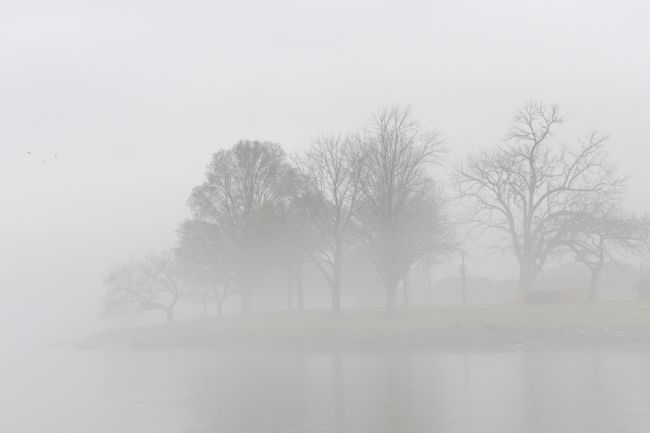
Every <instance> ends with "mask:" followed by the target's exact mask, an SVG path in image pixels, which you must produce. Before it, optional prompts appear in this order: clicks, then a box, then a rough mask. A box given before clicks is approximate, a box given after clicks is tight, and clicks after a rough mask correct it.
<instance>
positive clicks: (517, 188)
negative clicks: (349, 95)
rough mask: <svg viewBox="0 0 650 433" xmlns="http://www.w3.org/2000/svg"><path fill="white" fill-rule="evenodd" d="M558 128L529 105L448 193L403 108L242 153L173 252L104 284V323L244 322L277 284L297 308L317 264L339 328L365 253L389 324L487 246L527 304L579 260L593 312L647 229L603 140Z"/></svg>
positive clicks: (253, 144) (183, 226)
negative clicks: (429, 274) (146, 317)
mask: <svg viewBox="0 0 650 433" xmlns="http://www.w3.org/2000/svg"><path fill="white" fill-rule="evenodd" d="M564 121H565V117H564V115H563V114H562V113H561V112H560V109H559V108H558V107H557V106H556V105H546V104H543V103H529V104H526V105H525V106H524V107H522V108H521V109H519V110H518V111H517V113H516V115H515V116H514V118H513V120H512V125H511V128H510V131H509V133H508V135H507V138H506V140H505V141H504V143H502V144H501V145H499V146H495V147H488V148H484V149H481V150H479V151H478V152H476V153H474V154H472V155H469V156H468V157H467V158H465V160H464V161H462V162H461V163H460V164H457V165H456V166H455V167H454V170H453V176H452V181H451V182H443V181H442V180H441V179H443V176H442V174H443V171H444V169H443V165H442V162H443V157H444V151H443V147H442V141H441V138H440V134H439V133H438V132H437V131H435V130H431V129H427V128H426V127H424V126H423V125H422V124H421V123H419V122H418V121H417V120H415V119H414V118H413V116H412V115H411V113H410V111H409V110H408V109H404V108H400V107H390V108H385V109H382V110H380V111H379V112H377V113H376V114H375V115H374V116H372V117H371V119H370V120H369V121H368V122H367V124H366V125H365V126H364V127H363V128H361V129H360V130H359V131H357V132H355V133H352V134H348V135H342V134H341V135H339V134H336V135H329V136H322V137H319V138H317V139H315V140H314V141H313V143H311V145H310V147H309V148H308V149H307V150H306V151H305V152H303V153H301V154H299V155H295V156H292V157H290V156H288V155H287V154H286V153H285V151H284V150H283V149H282V147H281V146H280V145H279V144H276V143H271V142H259V141H240V142H238V143H237V144H235V145H234V146H233V147H232V148H230V149H223V150H219V151H218V152H216V153H215V154H214V155H213V157H212V160H211V161H210V163H209V165H208V167H207V170H206V174H205V180H204V182H203V183H202V184H201V185H198V186H196V187H195V188H194V189H193V191H192V193H191V195H190V198H189V200H188V205H189V208H190V211H191V218H189V219H187V220H186V221H183V222H182V223H180V225H179V228H178V242H177V245H175V246H174V247H173V248H170V249H168V250H165V251H162V252H158V253H155V254H152V255H150V256H148V257H145V258H142V259H136V260H133V261H130V262H127V263H122V264H119V265H116V266H114V267H113V269H112V270H111V271H110V272H109V275H108V277H107V279H106V283H107V289H108V290H107V298H106V301H107V302H106V308H107V311H108V312H109V313H112V314H120V313H137V312H140V311H145V310H153V309H159V310H163V311H165V313H166V316H167V320H168V321H170V322H171V321H173V319H174V314H173V312H174V307H175V305H176V304H177V302H178V301H179V299H187V300H191V301H195V302H200V303H202V304H203V305H204V308H205V309H206V311H207V306H208V304H212V303H213V304H215V305H216V306H217V310H218V312H219V315H221V313H222V311H223V305H224V303H225V302H226V301H227V300H228V299H229V298H230V297H231V296H233V295H237V296H239V297H240V298H241V306H242V310H243V311H249V310H250V308H251V302H252V299H253V297H254V296H256V294H258V293H259V292H260V291H262V290H264V289H265V286H266V285H267V284H266V279H267V278H268V276H269V275H270V274H271V273H277V272H278V271H280V272H282V273H284V274H285V275H286V279H287V280H286V281H287V286H288V288H289V289H291V288H293V287H295V288H296V292H297V294H298V302H299V304H302V288H301V285H302V282H301V268H302V267H303V266H304V265H305V264H306V263H311V264H312V265H313V266H315V268H317V269H318V270H319V271H320V273H321V274H322V277H323V279H324V280H325V281H326V282H327V286H328V287H329V294H330V298H331V314H332V315H333V316H338V315H340V312H341V307H342V306H341V288H342V285H343V281H342V279H343V265H344V261H345V260H346V258H347V257H348V256H349V254H350V253H351V252H363V253H364V255H365V256H366V257H367V258H368V260H369V262H370V263H372V265H373V266H374V268H375V270H376V273H377V275H378V276H379V277H380V280H381V282H382V283H383V284H382V285H383V287H382V289H383V292H384V295H385V305H386V309H387V311H388V312H393V311H395V309H396V297H397V290H398V287H399V286H400V284H402V285H405V284H408V275H409V272H410V271H411V270H412V269H413V268H414V267H415V266H416V265H418V264H422V263H424V264H426V266H431V264H432V263H435V262H438V261H440V260H444V259H445V257H447V256H448V255H449V254H450V253H451V252H454V251H460V250H465V249H469V248H471V242H472V241H475V240H476V236H480V235H481V234H483V233H485V232H486V231H490V232H493V233H496V234H498V236H493V235H492V236H491V237H490V238H489V239H495V240H496V242H497V243H495V245H494V246H495V247H496V248H498V249H500V250H501V251H509V252H512V253H513V254H514V256H515V258H516V259H517V261H518V264H519V289H520V294H521V296H522V298H525V296H526V294H528V293H529V292H530V291H531V290H532V289H533V287H534V281H535V279H536V277H537V276H538V275H539V274H540V272H541V271H542V270H543V269H544V266H545V264H546V263H547V261H548V260H550V259H552V258H557V257H560V256H565V255H571V256H573V257H574V258H575V260H577V261H579V262H581V263H584V264H585V265H586V266H588V267H589V269H590V270H591V275H592V278H591V282H590V288H591V290H590V293H591V297H592V299H593V298H595V296H596V288H597V280H598V276H599V273H600V271H601V269H602V268H603V266H604V264H605V263H606V262H607V261H608V260H617V259H618V258H619V257H624V256H626V255H628V254H630V253H631V254H641V253H643V252H645V250H646V248H647V245H648V242H647V241H648V224H647V219H646V218H645V217H644V216H636V215H632V214H631V213H629V212H626V211H625V210H624V209H623V204H622V202H623V196H624V194H625V192H626V189H627V178H626V177H625V176H623V175H621V174H619V172H618V170H617V168H616V166H615V165H614V164H613V163H612V162H611V161H609V159H608V156H607V152H606V146H605V145H606V143H607V136H605V135H602V134H600V133H597V132H593V133H590V134H588V135H586V136H585V137H583V138H581V139H578V140H577V141H576V142H574V143H573V144H557V142H556V141H555V140H552V137H553V135H554V133H555V132H556V131H555V130H556V128H557V127H558V126H559V125H561V124H562V123H563V122H564ZM452 212H453V215H454V217H452V216H451V215H452ZM472 229H478V231H475V234H474V236H467V233H469V232H470V231H471V230H472Z"/></svg>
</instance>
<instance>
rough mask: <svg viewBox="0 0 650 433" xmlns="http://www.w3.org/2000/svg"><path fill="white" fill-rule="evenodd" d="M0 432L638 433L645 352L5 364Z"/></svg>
mask: <svg viewBox="0 0 650 433" xmlns="http://www.w3.org/2000/svg"><path fill="white" fill-rule="evenodd" d="M4 355H5V356H3V358H2V361H1V362H2V363H3V369H2V370H1V371H2V372H1V373H0V379H2V381H1V385H2V389H0V408H1V410H2V413H1V416H0V431H1V432H12V433H21V432H29V433H31V432H34V433H48V432H55V433H58V432H61V433H91V432H92V433H104V432H106V433H108V432H110V433H167V432H169V433H172V432H173V433H194V432H196V433H199V432H201V433H205V432H219V433H221V432H245V433H257V432H282V433H285V432H286V433H289V432H355V433H362V432H368V433H381V432H402V433H408V432H445V433H450V432H463V433H466V432H476V433H489V432H495V433H506V432H517V433H521V432H553V433H555V432H567V433H579V432H590V433H594V432H616V433H623V432H639V433H641V432H643V433H647V432H648V431H650V368H648V367H649V366H650V352H643V351H622V350H617V351H608V350H603V349H598V350H580V351H565V352H499V353H491V352H490V353H486V352H471V353H435V352H430V351H422V350H418V351H414V350H413V351H402V352H395V351H388V350H386V351H379V350H374V351H358V352H349V351H347V352H337V351H322V352H318V353H316V352H313V351H312V352H301V351H297V350H295V351H281V350H253V349H246V350H244V349H239V350H228V351H215V350H206V351H201V350H191V351H190V350H188V351H178V350H177V351H163V350H126V349H102V350H77V349H71V348H66V347H53V348H49V349H47V350H42V351H31V352H30V355H29V356H27V354H26V353H21V352H20V351H12V352H11V353H6V354H4Z"/></svg>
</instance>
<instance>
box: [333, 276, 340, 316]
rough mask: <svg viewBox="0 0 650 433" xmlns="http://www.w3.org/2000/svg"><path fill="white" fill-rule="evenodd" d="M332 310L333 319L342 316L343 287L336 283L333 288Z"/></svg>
mask: <svg viewBox="0 0 650 433" xmlns="http://www.w3.org/2000/svg"><path fill="white" fill-rule="evenodd" d="M331 289H332V308H331V311H330V314H331V316H332V317H340V316H341V286H340V284H339V283H338V282H335V283H334V284H333V285H332V287H331Z"/></svg>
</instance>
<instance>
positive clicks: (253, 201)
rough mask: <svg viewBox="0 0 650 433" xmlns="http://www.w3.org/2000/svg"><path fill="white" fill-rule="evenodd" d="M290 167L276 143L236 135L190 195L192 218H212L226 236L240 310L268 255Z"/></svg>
mask: <svg viewBox="0 0 650 433" xmlns="http://www.w3.org/2000/svg"><path fill="white" fill-rule="evenodd" d="M295 179H296V176H295V170H294V169H293V168H292V166H291V165H290V164H289V163H288V161H287V158H286V155H285V153H284V151H283V150H282V148H281V147H280V146H279V145H278V144H276V143H270V142H259V141H240V142H239V143H237V144H236V145H234V146H233V147H232V148H231V149H228V150H220V151H219V152H217V153H216V154H215V155H214V156H213V158H212V161H211V163H210V165H209V166H208V169H207V172H206V180H205V182H204V183H203V184H201V185H199V186H198V187H196V188H194V190H193V192H192V195H191V197H190V199H189V205H190V208H191V210H192V213H193V219H195V220H197V221H202V222H204V223H206V224H212V225H213V226H214V227H215V229H216V230H218V231H219V232H220V233H221V234H222V235H223V238H224V239H227V241H228V242H229V246H228V250H229V251H230V254H231V256H232V257H233V259H234V263H235V266H234V272H235V274H236V276H237V283H238V285H239V287H238V290H239V292H240V293H241V295H242V309H243V311H248V310H250V306H251V290H252V287H253V285H254V284H255V283H256V278H259V276H260V275H261V273H262V269H263V268H264V267H265V266H266V265H268V263H269V261H270V260H271V259H272V256H273V254H272V245H273V240H274V239H275V237H276V236H277V233H278V227H279V225H280V224H281V223H280V220H279V218H280V216H281V210H282V207H283V206H284V205H285V202H286V201H287V200H289V199H290V197H292V195H293V188H294V183H295Z"/></svg>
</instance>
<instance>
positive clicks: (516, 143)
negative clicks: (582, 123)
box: [456, 102, 625, 297]
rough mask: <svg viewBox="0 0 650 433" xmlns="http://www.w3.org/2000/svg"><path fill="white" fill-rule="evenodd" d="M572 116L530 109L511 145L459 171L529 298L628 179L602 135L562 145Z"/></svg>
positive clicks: (519, 117) (474, 209) (461, 187)
mask: <svg viewBox="0 0 650 433" xmlns="http://www.w3.org/2000/svg"><path fill="white" fill-rule="evenodd" d="M564 120H565V116H564V115H562V114H561V112H560V109H559V107H558V106H557V105H550V106H549V105H545V104H543V103H537V102H534V103H528V104H527V105H525V106H524V107H523V108H521V109H520V110H519V111H518V112H517V114H516V115H515V117H514V119H513V122H512V127H511V130H510V132H509V134H508V136H507V138H506V142H505V144H504V145H502V146H500V147H496V148H493V149H486V150H481V151H479V152H478V153H477V154H474V155H472V156H470V157H469V158H467V160H466V161H465V162H464V163H462V164H461V165H459V166H458V169H457V184H456V187H457V190H458V192H459V193H460V195H461V197H464V198H466V199H467V203H469V204H471V207H470V209H469V211H470V215H471V217H470V219H471V220H472V221H473V222H475V223H477V224H478V225H479V226H480V227H482V228H483V229H486V230H492V231H495V232H497V233H501V234H502V235H503V237H502V240H503V241H505V243H502V244H499V248H500V249H501V250H503V251H505V250H508V251H510V250H511V251H513V252H514V255H515V257H516V258H517V261H518V263H519V291H520V295H521V296H522V297H523V296H525V295H526V293H528V292H529V291H530V289H531V288H532V286H533V282H534V280H535V278H536V277H537V276H538V274H539V273H540V272H541V271H542V269H543V268H544V265H545V263H546V261H547V260H548V259H549V257H551V256H553V255H556V254H560V253H563V252H565V248H566V245H567V243H568V242H570V240H571V239H572V237H573V234H574V231H575V229H576V227H577V224H576V222H577V221H578V220H579V219H581V218H583V217H584V216H587V215H591V214H593V212H595V211H596V209H595V208H594V204H595V203H598V202H599V201H601V198H602V197H607V196H613V195H617V194H619V193H620V190H621V188H622V186H623V185H624V183H625V178H624V177H621V176H619V175H618V174H617V170H616V167H615V166H613V165H612V164H611V163H610V162H609V161H608V159H607V153H606V152H605V148H604V144H605V142H606V140H607V137H606V136H604V135H602V134H599V133H597V132H594V133H591V134H589V135H587V136H586V137H585V138H584V139H580V140H578V142H577V144H575V145H555V144H553V142H552V141H551V138H552V136H553V132H554V131H555V128H556V127H557V126H559V125H560V124H562V123H563V122H564Z"/></svg>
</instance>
